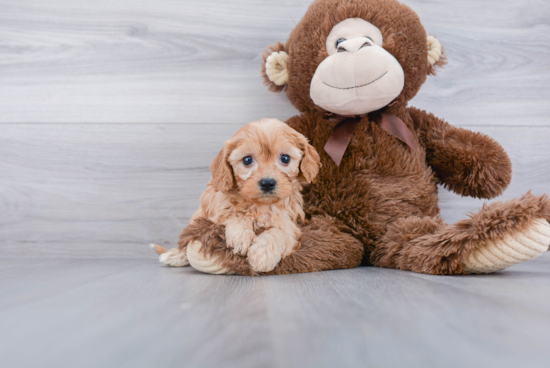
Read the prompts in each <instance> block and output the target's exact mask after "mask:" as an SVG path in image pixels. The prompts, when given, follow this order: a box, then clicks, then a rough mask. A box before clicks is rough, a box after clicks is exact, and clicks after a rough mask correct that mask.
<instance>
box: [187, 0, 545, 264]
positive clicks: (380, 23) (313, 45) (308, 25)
mask: <svg viewBox="0 0 550 368" xmlns="http://www.w3.org/2000/svg"><path fill="white" fill-rule="evenodd" d="M354 17H357V18H362V19H364V20H366V21H368V22H370V23H372V24H373V25H375V26H376V27H378V28H379V29H380V31H381V32H382V35H383V45H382V47H383V48H384V49H385V50H386V51H388V52H389V53H390V54H391V55H393V57H395V58H396V59H397V60H398V62H399V63H400V64H401V66H402V68H403V70H404V73H405V84H404V88H403V90H402V92H401V94H400V95H399V96H398V97H397V98H396V100H395V101H394V102H393V103H391V104H390V105H389V106H388V107H387V109H386V112H388V113H391V114H394V115H396V116H398V117H399V118H400V119H401V120H402V121H403V122H404V123H405V124H406V126H407V127H408V128H409V129H410V130H411V132H412V134H413V136H414V139H415V141H416V147H417V148H416V149H415V150H411V149H410V148H409V147H408V146H406V145H405V144H403V143H402V142H400V141H399V140H397V139H396V138H395V137H393V136H391V135H389V134H388V133H387V132H385V131H384V130H382V129H381V128H380V127H379V126H378V125H376V124H375V123H374V122H372V121H370V120H369V118H368V117H363V118H362V120H361V121H360V122H359V123H358V125H357V127H356V130H355V132H354V135H353V137H352V139H351V142H350V144H349V146H348V148H347V150H346V152H345V155H344V157H343V159H342V162H341V164H340V166H337V165H335V163H334V162H333V160H332V159H331V158H330V157H329V156H328V155H327V153H326V152H325V151H324V149H323V147H324V145H325V144H326V142H327V140H328V138H329V137H330V135H331V133H332V130H333V128H334V126H335V124H336V122H334V121H332V120H330V119H327V113H328V112H327V111H325V110H323V109H322V108H321V107H319V106H316V105H315V104H314V103H313V101H312V100H311V98H310V84H311V80H312V77H313V75H314V73H315V71H316V69H317V67H318V65H319V64H320V63H321V62H322V61H323V60H324V59H325V58H326V57H327V55H328V54H327V50H326V47H325V40H326V38H327V36H328V34H329V33H330V31H331V29H332V28H333V27H334V26H335V25H336V24H338V23H339V22H341V21H343V20H345V19H348V18H354ZM426 40H427V34H426V31H425V30H424V28H423V26H422V24H421V22H420V20H419V18H418V16H417V15H416V14H415V13H414V12H413V11H412V10H411V9H410V8H409V7H408V6H406V5H404V4H401V3H399V2H398V1H396V0H317V1H315V2H313V4H312V5H311V6H310V7H309V9H308V10H307V12H306V14H305V15H304V17H303V18H302V19H301V20H300V22H299V23H298V24H297V25H296V27H295V28H294V30H293V31H292V33H291V34H290V36H289V38H288V40H287V42H286V45H282V44H280V43H278V44H276V45H274V46H271V48H270V49H268V51H267V52H266V53H265V54H264V63H265V58H266V57H267V56H268V55H269V54H270V53H271V52H273V51H280V50H285V51H286V52H287V53H288V54H289V58H288V61H287V64H288V73H289V82H288V84H287V85H286V86H285V87H284V88H282V87H280V86H274V85H273V84H272V83H271V82H270V81H269V79H268V78H267V76H266V74H265V70H264V71H263V76H264V80H265V83H266V84H267V85H268V87H269V88H270V89H271V90H273V91H282V90H284V91H285V92H286V94H287V96H288V98H289V100H290V102H291V103H292V104H293V105H294V106H295V107H296V108H297V109H298V110H299V111H300V112H301V114H300V115H299V116H295V117H293V118H290V119H289V120H288V121H287V124H288V125H289V126H291V127H292V128H294V129H296V130H297V131H299V132H300V133H302V134H303V135H305V136H306V137H308V138H309V140H310V142H311V144H312V145H313V146H314V147H315V148H316V149H317V151H318V152H319V153H320V159H321V163H322V168H321V170H320V172H319V175H318V177H317V180H316V183H315V184H313V185H310V186H308V187H306V188H305V189H304V191H303V198H304V211H305V214H306V220H305V221H304V224H303V226H302V236H301V238H300V241H301V243H302V247H301V248H300V249H299V250H298V251H297V252H295V253H293V254H291V255H289V256H288V257H286V258H285V259H284V260H283V261H282V262H281V263H280V264H279V265H278V266H277V267H276V268H275V269H274V270H273V271H272V272H271V273H274V274H283V273H291V272H310V271H319V270H328V269H337V268H350V267H356V266H358V265H359V264H361V263H363V264H369V263H371V264H373V265H375V266H380V267H389V268H398V269H402V270H410V271H415V272H422V273H428V274H447V275H448V274H462V273H466V272H465V266H464V259H465V257H467V256H468V255H469V254H470V253H471V252H472V251H473V250H475V249H476V248H477V247H480V246H482V245H483V244H485V243H484V242H485V241H488V240H490V239H499V238H504V237H506V236H513V235H514V234H519V233H522V232H525V231H527V230H528V229H530V228H531V227H532V226H533V224H534V223H535V222H536V221H537V219H539V220H540V219H546V220H549V212H550V204H549V201H548V198H547V197H545V196H543V197H535V196H533V195H531V194H530V193H529V194H527V195H525V196H523V197H522V198H520V199H517V200H512V201H508V202H505V203H500V202H498V203H493V204H491V205H486V206H484V207H483V208H482V209H481V210H480V211H479V213H477V214H473V215H471V217H470V218H469V219H467V220H462V221H459V222H458V223H456V224H454V225H449V224H445V223H444V222H443V221H442V220H441V219H440V218H439V217H438V216H439V208H438V196H437V184H442V185H444V186H445V187H446V188H448V189H450V190H452V191H454V192H456V193H458V194H460V195H468V196H473V197H477V198H493V197H496V196H498V195H500V194H501V193H502V192H503V191H504V189H506V187H507V186H508V184H509V182H510V179H511V163H510V160H509V158H508V156H507V154H506V153H505V151H504V150H503V148H502V147H501V146H500V145H499V144H498V143H497V142H496V141H495V140H493V139H491V138H490V137H488V136H486V135H484V134H481V133H474V132H471V131H469V130H466V129H461V128H456V127H454V126H452V125H450V124H448V123H446V122H445V121H443V120H441V119H439V118H437V117H435V116H433V115H432V114H429V113H426V112H425V111H422V110H419V109H416V108H414V107H408V106H407V103H408V101H409V100H410V99H412V98H413V97H414V96H415V95H416V93H417V92H418V91H419V90H420V88H421V86H422V84H423V83H424V81H425V80H426V77H427V76H428V75H434V74H435V72H436V69H437V68H439V67H441V66H442V65H443V64H444V63H445V59H444V58H441V59H440V60H439V61H438V62H437V63H436V64H434V65H430V64H429V63H427V55H428V48H427V47H428V46H427V41H426ZM537 223H538V222H537ZM195 230H196V233H194V234H193V235H192V237H194V238H200V239H201V242H202V244H203V247H204V248H203V251H204V252H205V255H206V256H207V257H212V258H211V259H212V260H213V262H214V261H215V262H219V263H220V264H222V265H223V267H224V268H225V269H230V270H232V272H235V273H240V274H245V275H246V274H253V273H254V272H253V271H251V270H250V268H249V267H248V265H247V264H246V262H245V261H244V259H243V258H242V257H240V256H238V255H233V254H232V253H231V252H228V251H227V248H226V246H225V244H224V242H225V240H224V239H223V237H222V236H221V234H222V233H223V230H222V229H221V228H219V227H218V226H213V225H212V224H209V223H207V222H204V221H202V222H201V223H200V224H199V223H197V227H196V228H195ZM199 234H200V235H199Z"/></svg>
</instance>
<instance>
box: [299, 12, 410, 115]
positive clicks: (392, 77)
mask: <svg viewBox="0 0 550 368" xmlns="http://www.w3.org/2000/svg"><path fill="white" fill-rule="evenodd" d="M382 42H383V37H382V33H381V32H380V30H379V29H378V28H377V27H376V26H374V25H373V24H371V23H369V22H367V21H366V20H363V19H360V18H348V19H346V20H344V21H342V22H340V23H338V24H337V25H335V26H334V27H333V28H332V30H331V32H330V34H329V35H328V37H327V40H326V49H327V52H328V57H327V58H326V59H325V60H323V62H321V64H319V66H318V67H317V70H316V71H315V74H314V75H313V78H312V80H311V86H310V96H311V99H312V100H313V102H314V103H315V104H316V105H317V106H319V107H322V108H323V109H325V110H327V111H330V112H333V113H336V114H341V115H360V114H366V113H369V112H372V111H376V110H378V109H381V108H382V107H384V106H386V105H387V104H389V103H390V102H391V101H393V100H394V99H395V98H396V97H397V96H399V94H400V93H401V91H402V90H403V86H404V83H405V74H404V72H403V68H402V67H401V65H400V64H399V62H398V61H397V60H396V59H395V58H394V57H393V56H392V55H391V54H390V53H389V52H387V51H386V50H384V49H383V48H382Z"/></svg>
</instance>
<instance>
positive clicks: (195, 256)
mask: <svg viewBox="0 0 550 368" xmlns="http://www.w3.org/2000/svg"><path fill="white" fill-rule="evenodd" d="M201 248H202V244H201V242H199V241H198V240H194V241H192V242H190V243H189V244H188V245H187V257H188V258H189V263H190V264H191V266H192V267H193V268H194V269H196V270H198V271H201V272H204V273H212V274H217V275H219V274H233V273H235V272H234V271H232V270H231V269H230V268H229V267H226V266H224V264H223V263H224V259H223V258H222V257H221V255H216V254H205V252H201Z"/></svg>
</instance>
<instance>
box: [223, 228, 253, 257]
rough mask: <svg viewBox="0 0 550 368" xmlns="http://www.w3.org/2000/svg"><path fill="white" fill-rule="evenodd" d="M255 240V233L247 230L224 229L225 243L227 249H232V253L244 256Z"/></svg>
mask: <svg viewBox="0 0 550 368" xmlns="http://www.w3.org/2000/svg"><path fill="white" fill-rule="evenodd" d="M254 239H256V233H254V231H252V230H248V229H235V228H229V227H228V228H226V229H225V242H226V244H227V246H228V247H229V248H233V253H235V254H240V255H242V256H246V253H248V248H250V245H252V242H253V241H254Z"/></svg>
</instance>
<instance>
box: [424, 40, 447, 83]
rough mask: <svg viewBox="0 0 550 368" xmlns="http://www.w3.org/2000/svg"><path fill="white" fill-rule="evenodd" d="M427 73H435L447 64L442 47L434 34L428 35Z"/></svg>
mask: <svg viewBox="0 0 550 368" xmlns="http://www.w3.org/2000/svg"><path fill="white" fill-rule="evenodd" d="M427 42H428V74H430V75H435V74H436V73H437V70H438V69H439V68H441V67H442V66H443V65H445V64H447V58H446V57H445V55H444V53H443V51H444V50H443V47H442V46H441V44H440V43H439V41H438V40H437V38H435V37H434V36H428V39H427Z"/></svg>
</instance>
